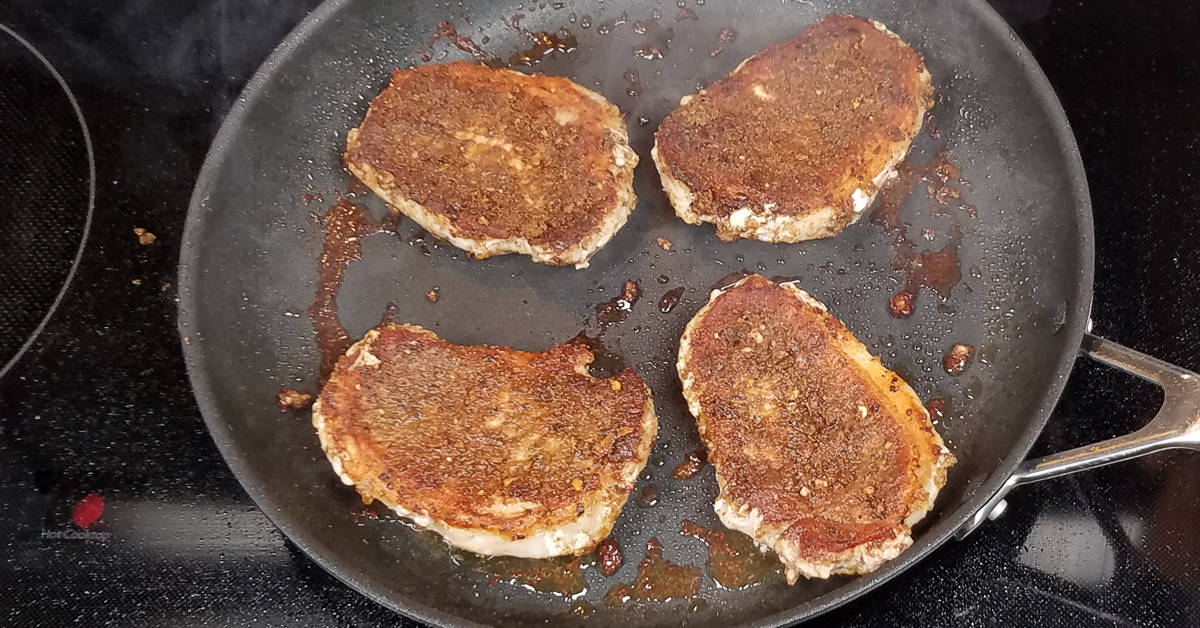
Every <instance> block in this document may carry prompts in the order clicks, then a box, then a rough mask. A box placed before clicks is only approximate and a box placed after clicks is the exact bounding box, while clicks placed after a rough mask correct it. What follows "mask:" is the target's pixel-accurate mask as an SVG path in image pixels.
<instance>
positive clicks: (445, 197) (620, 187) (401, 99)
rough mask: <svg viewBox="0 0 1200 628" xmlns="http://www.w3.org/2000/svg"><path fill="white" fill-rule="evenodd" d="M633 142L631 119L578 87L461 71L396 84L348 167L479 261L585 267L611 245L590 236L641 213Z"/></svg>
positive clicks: (348, 156) (450, 67)
mask: <svg viewBox="0 0 1200 628" xmlns="http://www.w3.org/2000/svg"><path fill="white" fill-rule="evenodd" d="M627 142H628V140H627V135H626V132H625V125H624V119H623V118H622V116H621V113H620V111H618V110H617V108H616V107H614V106H613V105H612V104H610V103H609V102H608V101H606V100H604V98H603V97H601V96H599V95H598V94H596V93H594V92H591V91H590V90H587V89H585V88H583V87H581V86H579V85H577V84H576V83H574V82H572V81H570V80H568V79H565V78H560V77H553V76H542V75H526V74H521V73H519V72H514V71H511V70H497V69H492V68H487V67H484V66H480V65H474V64H470V63H465V62H461V61H459V62H453V63H447V64H443V65H428V66H420V67H415V68H412V69H408V70H396V71H395V72H393V73H392V80H391V84H390V85H388V87H387V88H386V89H384V90H383V92H381V93H380V94H379V96H377V97H376V98H375V99H374V100H373V101H371V105H370V107H369V109H368V110H367V115H366V117H365V119H364V120H363V122H362V124H361V125H360V126H359V127H358V128H356V129H353V130H351V131H350V133H349V134H348V136H347V141H346V153H345V156H344V157H345V162H346V165H347V167H348V169H349V170H350V171H351V172H352V173H353V174H354V175H355V176H357V177H358V178H359V179H361V180H363V182H364V183H366V184H367V185H368V186H369V187H371V188H372V189H373V190H374V191H375V192H376V193H378V194H380V195H381V196H383V197H384V199H385V200H388V201H389V202H391V203H393V204H394V205H396V206H397V207H398V208H399V209H400V210H401V211H404V212H405V213H406V214H409V215H410V217H413V218H414V219H417V220H418V222H423V223H424V222H436V223H437V224H436V225H435V224H423V226H426V228H431V227H433V228H431V230H434V229H436V228H437V227H438V226H439V225H441V226H444V227H445V231H446V233H444V234H442V233H439V234H438V235H441V236H443V237H447V238H449V239H451V241H452V242H454V243H455V244H457V245H459V246H463V248H468V250H471V251H472V252H473V253H475V255H476V256H477V257H487V256H489V255H494V254H496V253H506V252H518V251H519V252H529V251H528V250H525V249H527V248H530V247H531V248H532V249H533V250H534V252H537V253H540V255H541V256H542V257H543V258H544V259H539V260H538V261H544V262H546V263H550V264H578V263H581V262H586V259H587V257H590V255H591V254H592V253H594V252H595V250H596V249H598V248H599V246H602V245H603V244H604V241H606V240H607V238H604V239H603V240H604V241H600V242H598V243H596V242H594V241H592V240H594V238H589V236H594V235H595V234H596V233H597V232H599V231H602V230H605V229H608V230H610V231H615V228H619V227H620V225H621V224H622V223H623V222H624V218H625V217H626V216H627V215H628V210H630V209H632V205H631V204H629V205H628V207H627V208H626V207H624V206H625V205H626V204H628V203H629V201H630V199H631V197H632V187H631V182H632V176H633V167H634V165H636V163H637V157H636V155H635V154H633V152H632V151H631V150H629V149H628V144H627ZM414 203H415V204H416V205H418V206H420V212H414V211H413V210H412V208H411V204H414ZM622 208H624V209H625V214H624V215H622V216H620V220H619V221H616V225H615V228H614V225H613V224H612V223H613V220H612V217H611V216H610V214H612V213H613V212H617V211H619V210H621V209H622ZM417 213H427V214H430V215H431V216H430V217H429V218H428V219H426V220H424V221H422V220H421V217H420V216H417V215H415V214H417ZM610 235H611V234H610ZM465 241H476V242H479V243H481V244H480V245H479V246H467V245H464V244H463V242H465ZM494 241H502V243H501V244H500V245H496V243H495V242H494ZM504 242H507V244H504ZM518 243H519V244H518ZM581 247H582V248H583V249H584V250H583V251H580V250H578V249H580V248H581Z"/></svg>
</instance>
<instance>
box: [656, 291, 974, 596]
mask: <svg viewBox="0 0 1200 628" xmlns="http://www.w3.org/2000/svg"><path fill="white" fill-rule="evenodd" d="M678 367H679V377H680V380H681V381H682V383H683V395H684V397H685V398H686V399H687V402H688V408H689V410H691V413H692V414H693V415H695V417H696V420H697V423H698V425H699V429H700V436H701V439H702V440H703V441H704V444H705V446H706V447H707V448H708V459H709V461H710V462H712V464H713V467H714V468H715V470H716V474H717V483H718V484H719V485H720V489H721V491H720V494H719V495H718V497H717V500H716V502H715V504H714V507H715V509H716V511H717V515H718V516H719V517H720V519H721V521H722V522H723V523H724V524H725V525H726V526H728V527H730V528H732V529H734V530H737V531H739V532H744V533H745V534H748V535H750V536H751V537H753V538H754V539H755V541H756V542H758V543H759V544H760V545H762V546H765V547H768V548H770V549H772V550H774V551H775V552H776V554H778V555H779V559H780V560H781V561H782V562H783V564H784V566H785V571H786V574H787V578H788V582H789V583H794V582H795V581H796V580H797V579H798V577H799V576H801V575H803V576H805V577H808V578H827V577H829V576H830V575H832V574H860V573H868V572H871V571H874V570H875V569H877V568H878V567H879V566H880V565H881V564H883V563H884V562H885V561H888V560H890V559H892V558H895V557H896V556H898V555H899V554H900V552H901V551H903V550H904V549H905V548H906V547H908V546H909V545H910V544H911V543H912V537H911V536H910V534H911V528H912V526H913V525H914V524H915V523H916V522H917V521H919V520H920V519H921V518H922V517H923V516H924V515H925V513H926V512H927V511H928V510H929V508H930V507H931V506H932V505H933V501H934V498H935V497H936V496H937V492H938V490H939V489H941V487H942V486H943V485H944V484H945V481H946V470H947V469H948V468H949V467H950V466H952V465H953V464H954V462H955V459H954V456H953V454H951V453H950V452H949V451H948V450H947V449H946V447H945V445H944V444H943V443H942V439H941V437H940V436H939V435H938V433H937V431H936V430H934V427H933V425H932V424H931V423H930V419H929V413H928V412H926V410H925V407H924V406H923V405H921V401H920V399H918V398H917V395H916V393H914V392H913V390H912V388H910V387H909V386H908V384H906V383H905V382H904V380H902V379H901V378H900V377H899V376H897V375H896V374H895V373H893V372H891V371H889V370H888V369H887V368H885V367H884V366H883V365H882V364H881V363H880V361H879V358H877V357H874V356H872V355H871V354H870V352H869V351H868V350H867V348H866V347H865V346H863V344H862V343H861V342H859V341H858V340H857V339H856V338H855V337H854V336H853V335H852V334H851V333H850V332H849V331H848V330H847V329H846V327H845V326H844V325H842V323H841V322H840V321H838V320H837V319H836V318H834V317H833V316H832V315H830V314H829V313H828V312H827V311H826V309H825V306H824V305H822V304H821V303H819V302H817V301H815V300H814V299H813V298H812V297H810V296H808V294H806V293H805V292H804V291H803V290H800V289H799V288H797V287H796V286H794V285H792V284H788V283H784V284H775V283H772V282H770V281H768V280H767V279H764V278H763V277H761V276H758V275H750V276H749V277H746V278H745V279H743V280H742V281H740V282H738V283H737V284H735V285H734V286H733V287H731V288H729V289H727V290H725V291H714V293H713V295H712V298H711V299H710V300H709V302H708V304H707V305H705V306H704V307H703V308H701V310H700V311H699V312H698V313H697V314H696V316H695V318H693V319H692V321H691V322H690V323H689V324H688V326H687V328H686V330H685V331H684V334H683V338H682V339H681V341H680V346H679V364H678Z"/></svg>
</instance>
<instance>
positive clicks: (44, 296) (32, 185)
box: [0, 24, 96, 379]
mask: <svg viewBox="0 0 1200 628" xmlns="http://www.w3.org/2000/svg"><path fill="white" fill-rule="evenodd" d="M0 33H3V35H0V48H4V47H7V48H9V49H10V51H11V52H14V53H16V54H17V55H19V54H20V53H21V49H24V52H25V53H27V54H25V55H24V57H23V58H21V59H18V60H17V63H14V64H9V68H6V72H11V73H12V77H14V78H23V79H26V80H23V81H15V82H14V85H15V86H14V88H13V90H12V91H13V92H16V93H18V94H23V95H25V96H30V95H37V93H38V91H39V90H41V94H50V93H53V92H54V89H53V86H54V85H57V87H58V88H59V89H60V90H61V92H60V93H61V95H65V96H66V99H65V102H64V101H62V98H61V96H58V97H57V98H49V99H47V100H46V101H43V100H37V101H36V102H38V103H39V104H41V105H43V106H40V107H36V108H33V112H32V113H30V110H29V108H24V109H23V110H22V111H20V112H18V116H19V118H18V119H17V120H16V123H17V124H13V123H11V122H6V121H5V120H4V119H3V118H0V145H3V143H8V144H9V145H10V146H11V145H13V144H15V145H17V146H21V145H24V146H25V147H27V148H29V150H25V151H7V152H9V153H10V154H9V156H7V157H6V156H5V155H0V165H4V166H8V168H4V170H5V171H6V172H0V182H3V183H5V184H6V185H4V186H3V187H5V188H9V185H8V184H9V183H10V179H13V178H15V177H17V176H21V177H22V178H23V180H22V181H15V182H13V183H15V184H14V185H13V186H12V188H10V190H12V191H6V190H4V189H0V208H3V207H4V206H9V207H14V208H16V209H21V208H22V206H25V207H26V208H28V207H29V206H33V207H32V210H33V211H32V212H29V211H26V212H20V211H16V212H0V227H3V228H4V231H5V233H3V234H0V238H2V239H0V245H5V246H0V264H2V265H3V266H5V267H8V270H7V271H0V279H3V278H5V277H4V273H5V272H7V273H9V275H10V277H8V278H12V277H14V276H18V275H19V281H6V282H5V283H6V284H8V285H7V286H0V308H3V309H2V310H0V312H2V313H3V316H2V318H3V319H4V320H0V331H3V332H5V334H4V336H5V338H0V379H2V378H3V377H4V376H5V375H7V374H8V372H9V371H10V370H12V368H13V366H14V365H16V364H17V362H18V361H19V360H20V359H21V356H23V355H24V354H25V352H26V351H28V350H29V348H30V347H31V346H32V345H33V343H34V341H35V340H36V339H37V337H38V336H39V335H40V334H41V332H42V331H43V330H44V329H45V328H46V324H47V323H48V322H49V321H50V318H51V317H52V316H53V315H54V312H55V310H57V309H58V306H59V305H60V304H61V303H62V301H63V297H64V296H65V295H66V292H67V289H68V287H69V286H70V285H71V281H72V279H73V278H74V277H75V272H76V270H77V269H78V268H79V263H80V261H81V260H82V258H83V252H84V248H85V245H86V243H87V240H88V234H89V232H90V231H91V225H92V215H93V213H94V211H95V205H96V161H95V154H94V152H93V148H92V139H91V134H90V132H89V131H88V126H87V121H86V120H85V119H84V116H83V110H82V109H81V108H80V106H79V102H78V101H77V100H76V98H75V94H74V93H73V92H72V91H71V88H70V87H69V86H68V85H67V82H66V80H65V79H64V78H63V76H62V75H61V74H60V73H59V72H58V70H57V69H56V68H55V67H54V65H53V64H51V63H50V61H49V60H48V59H47V58H46V57H45V56H44V55H43V54H42V53H41V52H39V51H38V50H37V48H35V47H34V46H33V44H31V43H29V41H27V40H26V39H25V38H23V37H21V36H20V35H18V34H17V33H16V32H15V31H13V30H12V29H11V28H9V27H8V26H6V25H4V24H0ZM4 35H7V37H4ZM8 56H9V57H10V58H12V57H13V56H15V55H12V54H10V55H8ZM22 71H24V72H26V73H25V74H23V75H22V74H19V73H20V72H22ZM15 97H16V96H14V98H15ZM2 100H3V99H2V98H0V101H2ZM6 105H12V103H11V102H10V103H5V102H0V115H7V113H6V112H8V111H15V110H16V109H17V107H13V106H6ZM67 105H69V107H68V106H67ZM22 114H24V115H22ZM72 114H73V116H74V118H75V119H76V121H77V122H78V125H79V127H78V128H79V132H80V134H81V137H70V138H62V137H56V134H54V133H46V134H45V135H46V137H38V140H39V141H38V142H22V140H23V139H28V138H27V136H28V134H29V133H30V131H31V129H34V128H43V127H38V126H37V124H36V123H37V122H38V121H39V120H38V118H41V120H40V121H42V122H53V121H56V120H60V119H61V120H62V121H66V122H67V125H69V120H70V115H72ZM56 115H57V118H55V117H54V116H56ZM18 125H21V126H20V127H18ZM67 125H61V124H60V125H59V127H57V128H70V127H69V126H67ZM48 128H49V129H54V128H56V127H54V126H50V127H48ZM77 145H78V148H76V146H77ZM80 148H82V152H83V153H85V155H84V156H85V160H80V159H79V158H78V151H79V149H80ZM64 153H72V155H71V159H70V161H69V164H65V165H64V164H62V161H61V160H59V159H57V158H58V157H61V156H62V154H64ZM16 161H20V163H14V162H16ZM60 165H64V166H65V167H64V168H63V171H66V172H68V173H69V170H70V168H71V167H72V166H73V169H74V170H75V171H76V173H75V174H77V175H79V176H76V177H74V180H73V181H72V180H71V177H69V176H68V177H60V176H59V174H60V171H59V170H58V167H59V166H60ZM22 166H24V167H22ZM47 166H50V167H51V168H52V170H51V171H50V172H45V171H44V169H45V168H46V167H47ZM39 168H40V169H42V170H39ZM84 168H86V177H85V176H83V175H84V173H83V172H82V171H83V169H84ZM84 179H86V191H85V190H84V189H83V185H82V184H83V183H84ZM46 183H48V184H49V186H45V185H42V186H38V185H36V184H46ZM55 186H62V187H55ZM67 188H72V189H70V190H68V189H67ZM5 194H10V196H8V197H5V196H4V195H5ZM84 196H86V207H83V203H82V200H83V197H84ZM63 200H67V201H68V202H66V203H63V204H61V205H60V204H59V203H58V201H63ZM39 201H48V202H46V204H45V206H42V205H41V204H40V203H39ZM10 203H11V205H10ZM56 209H57V210H60V211H58V213H54V211H55V210H56ZM62 209H66V210H68V211H61V210H62ZM43 210H49V212H48V213H46V214H42V215H39V216H37V217H31V216H33V214H34V213H36V212H39V211H43ZM80 210H82V211H80ZM5 214H7V216H6V215H5ZM64 219H65V220H69V222H70V224H63V223H64ZM47 227H49V228H47ZM14 242H15V246H14ZM29 245H32V246H33V247H40V249H39V250H33V251H31V250H28V249H29ZM13 262H15V263H13ZM30 262H35V263H34V264H33V265H32V268H31V267H30V264H29V263H30ZM47 262H49V263H47ZM22 264H24V266H22ZM39 281H40V282H41V284H42V285H34V284H36V283H38V282H39ZM14 284H20V285H14ZM43 287H47V289H45V290H43V289H42V288H43ZM56 287H57V290H55V288H56Z"/></svg>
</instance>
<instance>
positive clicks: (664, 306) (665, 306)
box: [658, 286, 684, 314]
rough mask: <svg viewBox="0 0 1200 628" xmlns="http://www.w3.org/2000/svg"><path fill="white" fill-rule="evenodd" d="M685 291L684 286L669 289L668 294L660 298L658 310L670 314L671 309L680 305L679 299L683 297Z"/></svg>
mask: <svg viewBox="0 0 1200 628" xmlns="http://www.w3.org/2000/svg"><path fill="white" fill-rule="evenodd" d="M683 291H684V287H683V286H679V287H678V288H671V289H670V290H667V292H666V294H664V295H662V298H661V299H659V300H658V311H659V312H662V313H663V314H670V313H671V310H673V309H675V306H676V305H679V300H680V299H681V298H683Z"/></svg>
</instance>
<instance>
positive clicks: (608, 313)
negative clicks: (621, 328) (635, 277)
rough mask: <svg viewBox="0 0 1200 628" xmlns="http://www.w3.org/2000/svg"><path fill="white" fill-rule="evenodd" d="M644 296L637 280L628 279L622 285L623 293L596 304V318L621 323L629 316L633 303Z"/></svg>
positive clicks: (605, 322)
mask: <svg viewBox="0 0 1200 628" xmlns="http://www.w3.org/2000/svg"><path fill="white" fill-rule="evenodd" d="M641 296H642V289H641V287H639V286H638V283H637V282H636V281H632V280H631V281H626V282H625V284H624V285H622V286H621V294H619V295H617V296H615V297H613V298H612V299H610V300H608V301H605V302H604V303H601V304H600V305H597V306H596V320H598V321H600V323H601V324H604V325H611V324H613V323H619V322H621V321H623V320H625V319H626V318H628V317H629V312H630V310H632V309H633V304H634V303H637V301H638V299H639V298H641Z"/></svg>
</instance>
